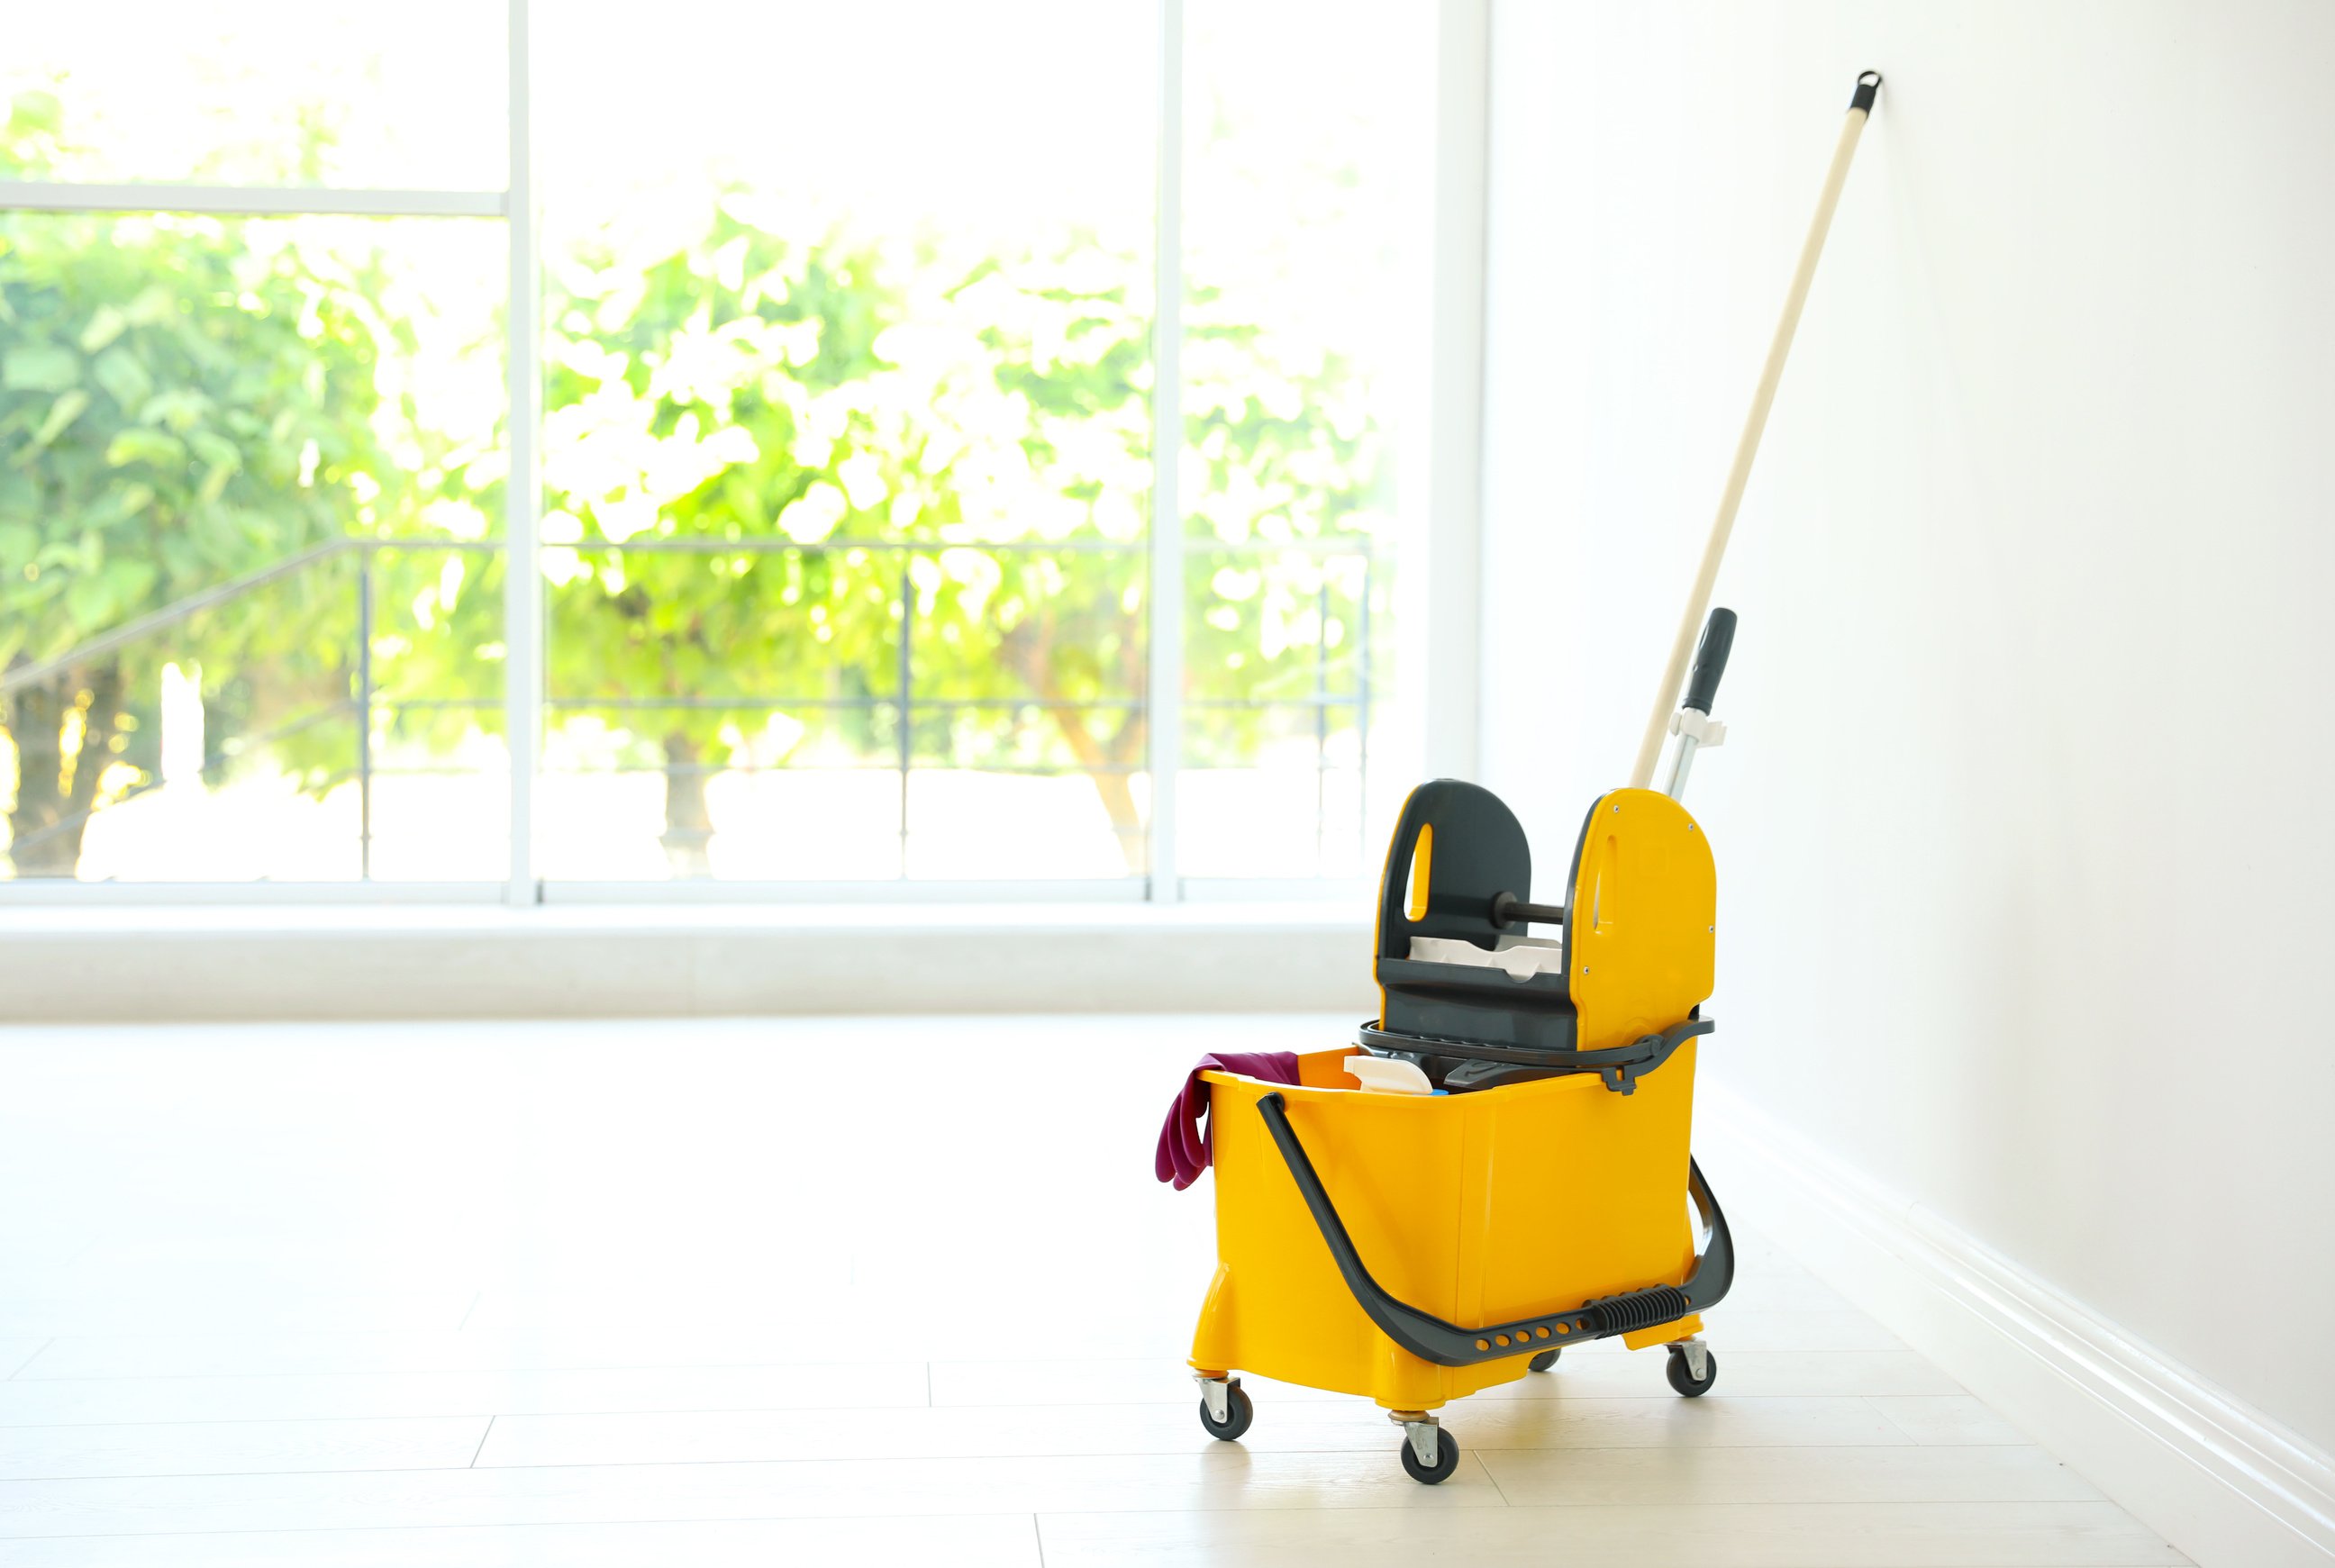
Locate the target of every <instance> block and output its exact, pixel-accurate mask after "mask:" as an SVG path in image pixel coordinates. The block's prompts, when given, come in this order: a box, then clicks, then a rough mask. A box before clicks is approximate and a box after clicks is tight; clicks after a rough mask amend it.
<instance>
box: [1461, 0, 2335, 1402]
mask: <svg viewBox="0 0 2335 1568" xmlns="http://www.w3.org/2000/svg"><path fill="white" fill-rule="evenodd" d="M1492 52H1493V62H1494V64H1493V87H1492V91H1493V131H1492V150H1491V162H1492V173H1491V179H1492V189H1491V210H1490V220H1489V221H1490V232H1489V242H1488V244H1489V263H1488V265H1489V282H1488V289H1489V294H1488V306H1487V319H1488V336H1489V363H1488V365H1487V402H1486V420H1487V425H1486V465H1487V470H1486V492H1485V493H1486V506H1487V517H1486V523H1485V537H1484V551H1485V572H1486V585H1487V586H1486V596H1485V620H1484V625H1483V637H1484V649H1485V656H1486V672H1485V688H1484V701H1485V710H1484V720H1483V735H1484V747H1485V759H1486V769H1485V776H1486V780H1487V782H1488V783H1490V784H1491V785H1492V786H1493V787H1494V788H1495V789H1499V790H1501V791H1502V792H1503V793H1504V794H1506V795H1507V797H1508V798H1509V799H1511V801H1512V802H1514V803H1515V804H1516V806H1517V808H1518V809H1519V810H1520V812H1522V813H1523V814H1524V815H1525V817H1526V821H1527V824H1528V826H1530V827H1531V828H1533V830H1534V832H1535V835H1536V840H1537V841H1538V842H1539V844H1540V846H1541V850H1542V854H1543V857H1544V858H1545V859H1549V860H1556V859H1559V858H1560V857H1561V856H1562V855H1563V854H1564V853H1565V852H1566V850H1567V849H1568V848H1569V845H1568V844H1567V843H1565V839H1566V837H1567V836H1568V835H1569V834H1570V833H1571V832H1572V831H1573V830H1574V826H1575V824H1576V823H1577V821H1578V819H1579V816H1580V812H1581V810H1582V808H1583V807H1584V804H1585V803H1586V801H1587V800H1588V799H1590V797H1591V796H1592V795H1594V793H1595V792H1596V791H1598V790H1599V789H1604V788H1610V787H1612V786H1613V785H1615V784H1618V783H1621V782H1623V778H1624V775H1625V774H1626V772H1627V769H1628V767H1629V763H1630V760H1631V757H1632V754H1633V749H1634V746H1635V743H1636V739H1637V733H1638V726H1639V725H1640V724H1641V723H1642V721H1643V714H1644V710H1645V705H1646V703H1647V702H1649V701H1650V700H1651V698H1652V690H1651V688H1652V685H1653V683H1654V681H1655V678H1656V676H1657V675H1658V674H1659V673H1660V664H1661V660H1662V656H1663V653H1664V652H1665V650H1666V648H1667V644H1668V640H1669V638H1670V636H1671V632H1672V629H1673V627H1674V624H1675V618H1676V616H1677V615H1678V613H1679V604H1680V600H1681V597H1682V595H1683V594H1684V592H1685V589H1686V586H1687V581H1688V577H1689V575H1690V572H1691V567H1692V563H1693V559H1694V556H1695V553H1696V552H1697V551H1698V550H1699V548H1700V542H1701V538H1702V536H1703V533H1704V530H1705V529H1706V528H1708V526H1709V521H1710V508H1711V507H1712V505H1713V504H1714V503H1715V501H1716V499H1717V498H1718V494H1719V489H1720V480H1721V479H1722V477H1723V473H1724V470H1725V467H1726V462H1727V459H1728V457H1729V452H1730V451H1731V450H1732V446H1733V443H1734V439H1735V435H1736V431H1737V429H1738V427H1739V421H1741V418H1742V412H1743V405H1744V403H1745V402H1746V401H1747V400H1748V398H1749V392H1750V388H1751V383H1752V381H1753V378H1754V375H1755V373H1756V371H1757V369H1758V366H1759V357H1760V355H1761V353H1763V352H1764V349H1765V346H1766V342H1767V337H1768V333H1769V332H1770V331H1771V330H1772V327H1773V324H1774V316H1775V311H1776V309H1777V306H1778V304H1779V302H1780V296H1781V294H1782V290H1783V286H1784V282H1785V279H1786V276H1787V274H1788V269H1789V265H1790V261H1791V258H1792V256H1793V255H1794V253H1795V251H1796V249H1797V244H1798V240H1799V237H1800V234H1801V233H1802V231H1803V228H1804V226H1805V224H1806V222H1807V216H1808V210H1809V208H1810V207H1811V206H1812V204H1813V201H1814V198H1815V195H1816V189H1817V182H1818V180H1819V179H1820V177H1821V175H1822V172H1823V168H1824V162H1825V160H1826V157H1827V156H1828V154H1829V152H1830V150H1831V148H1832V144H1833V140H1834V137H1835V136H1836V133H1837V131H1838V128H1839V117H1840V114H1841V111H1843V110H1844V109H1845V108H1846V101H1847V98H1848V94H1849V90H1850V83H1851V80H1852V78H1853V77H1854V76H1855V73H1856V72H1857V71H1858V70H1859V69H1860V68H1863V67H1866V66H1873V67H1877V68H1879V69H1881V70H1883V71H1884V72H1885V73H1887V77H1888V82H1887V85H1886V86H1885V87H1884V90H1883V93H1882V99H1881V107H1880V111H1879V112H1878V113H1877V114H1876V116H1875V119H1874V121H1873V123H1872V126H1871V129H1870V130H1869V131H1868V132H1867V134H1866V136H1865V145H1864V149H1863V150H1862V151H1861V153H1860V154H1859V161H1858V164H1857V167H1856V169H1855V172H1854V174H1853V175H1852V177H1851V179H1850V181H1849V188H1848V191H1847V195H1846V199H1845V200H1844V201H1843V203H1842V206H1841V208H1840V213H1839V218H1838V221H1837V224H1836V228H1835V230H1834V234H1833V239H1832V244H1831V247H1830V249H1829V251H1828V252H1827V254H1826V258H1825V263H1824V267H1823V270H1822V272H1821V273H1820V275H1819V276H1818V277H1817V286H1816V292H1815V295H1814V298H1813V301H1812V303H1811V305H1810V306H1809V310H1808V314H1807V319H1806V322H1805V324H1804V325H1803V327H1802V330H1801V334H1800V341H1799V346H1798V349H1797V353H1796V354H1795V357H1794V359H1793V362H1792V365H1791V368H1790V371H1789V372H1788V374H1787V375H1786V377H1785V381H1784V385H1783V390H1782V394H1781V397H1780V399H1779V401H1778V406H1777V410H1776V413H1775V418H1774V421H1773V422H1772V423H1771V425H1770V426H1769V429H1768V438H1767V443H1766V447H1765V449H1764V451H1763V453H1762V456H1761V458H1760V460H1759V468H1758V469H1757V470H1756V471H1755V473H1754V476H1753V479H1752V483H1751V489H1750V494H1749V500H1748V501H1747V502H1746V504H1745V507H1744V509H1743V514H1742V518H1741V521H1740V523H1739V527H1738V530H1737V534H1736V540H1735V545H1734V547H1733V550H1732V553H1731V555H1730V557H1729V562H1728V566H1727V569H1726V571H1725V573H1724V575H1723V576H1722V577H1721V580H1720V593H1719V599H1718V602H1719V603H1721V604H1725V605H1732V606H1733V607H1734V608H1736V609H1737V610H1738V611H1739V612H1740V613H1741V615H1742V616H1743V624H1742V630H1741V634H1740V635H1739V639H1738V641H1737V643H1736V653H1735V660H1736V663H1735V665H1734V668H1733V670H1732V672H1731V673H1729V677H1728V682H1727V687H1726V690H1725V692H1724V695H1723V700H1722V702H1720V714H1721V716H1722V717H1724V718H1726V719H1727V720H1728V721H1729V722H1730V723H1731V724H1732V725H1733V726H1734V732H1733V737H1732V739H1730V740H1729V742H1728V744H1727V747H1726V749H1725V750H1721V751H1719V752H1717V753H1714V754H1711V755H1710V756H1709V757H1707V758H1706V759H1704V760H1702V761H1701V762H1700V764H1699V765H1698V767H1697V769H1696V772H1695V782H1694V789H1693V792H1692V795H1691V804H1692V806H1693V808H1694V809H1695V810H1696V811H1697V813H1698V814H1699V815H1700V817H1702V818H1703V819H1704V820H1705V821H1706V823H1707V824H1709V826H1710V829H1711V837H1712V839H1713V842H1714V845H1715V847H1717V849H1718V851H1719V857H1720V909H1721V920H1722V924H1721V926H1720V987H1719V992H1718V995H1717V997H1716V999H1715V1001H1714V1002H1713V1006H1712V1011H1713V1012H1714V1013H1715V1015H1716V1016H1717V1017H1718V1018H1719V1019H1720V1034H1719V1036H1718V1043H1717V1044H1716V1045H1714V1046H1712V1047H1710V1048H1709V1049H1707V1050H1706V1052H1705V1058H1704V1060H1705V1061H1706V1063H1707V1064H1708V1066H1707V1070H1708V1071H1710V1072H1714V1073H1715V1074H1716V1075H1717V1076H1718V1077H1719V1078H1720V1079H1723V1080H1725V1081H1726V1082H1727V1084H1728V1085H1729V1087H1730V1088H1732V1089H1734V1090H1735V1091H1736V1092H1738V1093H1739V1094H1740V1095H1742V1096H1744V1097H1746V1098H1748V1099H1751V1100H1752V1101H1754V1102H1755V1103H1756V1104H1757V1105H1759V1106H1760V1107H1762V1108H1765V1109H1767V1110H1768V1111H1769V1112H1771V1113H1773V1114H1774V1115H1776V1116H1777V1117H1778V1118H1781V1119H1783V1120H1784V1121H1786V1122H1788V1123H1789V1124H1791V1125H1792V1126H1794V1127H1796V1128H1798V1129H1799V1130H1800V1131H1802V1132H1804V1133H1806V1134H1807V1135H1808V1136H1809V1137H1812V1138H1814V1139H1815V1140H1816V1141H1817V1143H1818V1144H1819V1145H1820V1146H1822V1147H1825V1148H1826V1149H1828V1150H1830V1151H1832V1152H1834V1153H1836V1154H1837V1155H1838V1156H1839V1157H1842V1158H1844V1159H1846V1160H1848V1161H1850V1162H1852V1163H1853V1164H1855V1165H1856V1166H1860V1167H1862V1168H1863V1169H1864V1170H1865V1171H1866V1172H1868V1173H1870V1174H1871V1175H1872V1176H1874V1177H1875V1179H1877V1180H1880V1181H1883V1182H1885V1183H1887V1184H1889V1185H1891V1186H1894V1187H1896V1188H1899V1189H1901V1190H1903V1191H1905V1192H1907V1193H1910V1194H1912V1195H1915V1196H1916V1197H1917V1198H1918V1199H1919V1200H1920V1201H1922V1202H1923V1203H1926V1204H1927V1205H1930V1206H1931V1207H1933V1209H1934V1210H1936V1211H1937V1212H1938V1213H1939V1214H1940V1215H1943V1217H1944V1218H1945V1219H1947V1220H1948V1221H1950V1222H1952V1224H1956V1225H1958V1226H1960V1227H1962V1228H1963V1229H1965V1230H1967V1231H1969V1232H1971V1233H1972V1234H1975V1235H1977V1236H1980V1237H1981V1238H1984V1239H1985V1240H1986V1241H1987V1242H1989V1243H1991V1244H1992V1245H1994V1246H1995V1247H1996V1248H1998V1249H1999V1250H2000V1251H2001V1252H2002V1253H2005V1254H2007V1255H2008V1256H2010V1258H2012V1259H2014V1260H2016V1261H2017V1262H2018V1263H2021V1264H2023V1265H2024V1266H2025V1267H2027V1268H2028V1269H2030V1270H2031V1271H2033V1272H2034V1273H2038V1274H2039V1275H2041V1276H2042V1277H2043V1278H2045V1279H2047V1280H2049V1281H2050V1282H2053V1283H2054V1284H2056V1285H2057V1286H2058V1287H2059V1289H2061V1290H2063V1291H2065V1292H2068V1293H2069V1295H2071V1296H2073V1297H2075V1298H2076V1299H2077V1300H2078V1301H2079V1302H2083V1303H2085V1304H2086V1305H2088V1307H2089V1308H2091V1309H2092V1310H2093V1311H2095V1312H2098V1313H2099V1314H2101V1315H2103V1316H2105V1317H2106V1318H2107V1319H2109V1320H2111V1321H2114V1322H2117V1323H2118V1324H2120V1325H2122V1326H2123V1327H2124V1328H2125V1329H2127V1330H2128V1331H2130V1332H2132V1333H2133V1334H2136V1335H2137V1336H2139V1337H2141V1338H2142V1339H2144V1340H2146V1341H2149V1342H2150V1343H2152V1344H2154V1345H2155V1346H2156V1347H2157V1348H2158V1349H2159V1350H2162V1351H2163V1352H2164V1353H2165V1354H2166V1355H2168V1356H2170V1357H2172V1358H2174V1359H2175V1360H2180V1361H2184V1362H2185V1363H2187V1364H2188V1365H2189V1366H2191V1367H2193V1368H2195V1369H2196V1370H2198V1371H2199V1372H2200V1373H2202V1374H2203V1375H2204V1377H2206V1378H2207V1379H2212V1380H2214V1381H2215V1382H2218V1383H2219V1384H2221V1385H2222V1386H2224V1388H2226V1389H2229V1390H2231V1391H2232V1392H2233V1393H2234V1394H2235V1395H2236V1396H2237V1397H2238V1398H2240V1399H2243V1400H2246V1401H2250V1402H2252V1403H2253V1404H2254V1405H2256V1406H2258V1407H2260V1408H2262V1409H2263V1410H2264V1411H2267V1412H2269V1413H2270V1414H2271V1415H2272V1416H2273V1417H2274V1418H2278V1419H2281V1420H2282V1421H2284V1422H2285V1423H2287V1424H2288V1425H2290V1426H2291V1427H2292V1428H2295V1429H2296V1430H2297V1431H2299V1432H2300V1433H2301V1434H2302V1435H2303V1436H2304V1437H2306V1438H2308V1439H2311V1440H2312V1441H2315V1442H2316V1443H2318V1444H2320V1445H2321V1446H2323V1447H2335V1335H2330V1333H2329V1332H2328V1331H2327V1330H2326V1327H2325V1324H2326V1321H2327V1318H2328V1312H2329V1305H2328V1303H2329V1302H2330V1299H2335V1262H2330V1253H2335V1053H2330V1049H2329V1045H2330V1040H2329V1036H2330V1025H2329V1021H2328V1017H2327V1014H2326V1013H2325V1011H2323V1008H2322V1003H2321V1001H2320V996H2319V994H2318V992H2319V985H2318V981H2319V977H2320V975H2321V974H2323V973H2328V972H2329V971H2330V969H2331V968H2335V913H2330V912H2335V814H2330V801H2329V799H2328V797H2329V793H2330V790H2329V779H2330V771H2335V723H2330V721H2328V719H2327V718H2326V717H2325V716H2324V715H2325V710H2326V706H2327V704H2326V702H2325V701H2324V699H2323V695H2322V693H2323V692H2324V690H2325V688H2326V685H2327V683H2328V681H2329V679H2330V673H2335V614H2330V607H2329V604H2328V596H2329V590H2330V586H2335V93H2330V92H2329V90H2328V84H2329V82H2330V81H2335V6H2330V5H2324V4H2290V5H2279V4H2272V3H2267V0H2243V3H2230V0H2217V3H2215V4H2211V5H2209V4H2205V3H2203V0H2195V3H2182V4H2169V3H2161V0H2148V3H2143V0H2127V3H2124V4H2117V5H2078V4H2072V3H2064V0H2062V3H2044V4H2039V3H2035V0H2023V3H2022V0H1975V3H1957V4H1953V5H1939V4H1912V3H1908V4H1898V5H1847V4H1823V3H1819V0H1789V3H1779V4H1771V5H1759V6H1746V5H1725V4H1710V5H1689V4H1681V3H1676V0H1633V4H1630V5H1615V4H1605V3H1581V4H1563V5H1556V4H1543V3H1537V0H1499V3H1497V4H1496V5H1495V10H1494V15H1493V26H1492ZM1544 886H1545V883H1544ZM1714 1177H1715V1178H1716V1173H1714ZM1753 1217H1754V1218H1755V1219H1756V1216H1753Z"/></svg>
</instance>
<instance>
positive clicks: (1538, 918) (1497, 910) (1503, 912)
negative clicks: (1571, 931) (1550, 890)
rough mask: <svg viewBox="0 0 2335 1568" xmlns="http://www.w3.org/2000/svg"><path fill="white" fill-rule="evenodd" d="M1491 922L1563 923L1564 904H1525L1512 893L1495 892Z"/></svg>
mask: <svg viewBox="0 0 2335 1568" xmlns="http://www.w3.org/2000/svg"><path fill="white" fill-rule="evenodd" d="M1492 924H1495V925H1526V924H1531V925H1562V924H1565V905H1561V904H1527V903H1526V902H1525V901H1524V900H1523V899H1521V898H1519V897H1517V896H1516V895H1515V894H1513V893H1495V894H1493V895H1492Z"/></svg>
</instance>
